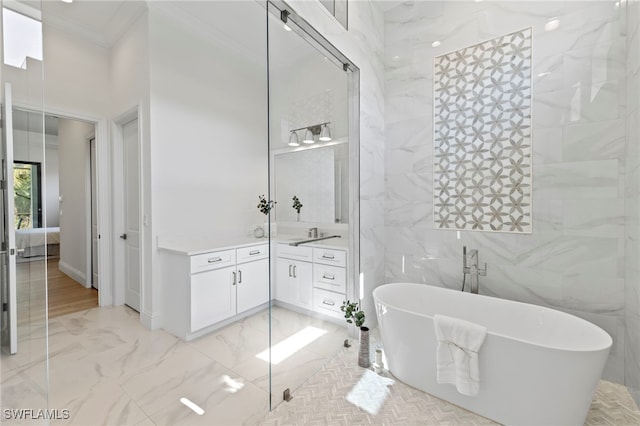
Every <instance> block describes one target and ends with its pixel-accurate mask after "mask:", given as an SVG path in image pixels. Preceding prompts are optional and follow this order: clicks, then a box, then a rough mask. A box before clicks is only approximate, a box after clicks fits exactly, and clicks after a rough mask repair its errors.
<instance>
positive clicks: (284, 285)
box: [275, 258, 296, 304]
mask: <svg viewBox="0 0 640 426" xmlns="http://www.w3.org/2000/svg"><path fill="white" fill-rule="evenodd" d="M294 284H295V282H294V278H293V261H291V260H289V259H282V258H277V260H276V285H275V290H276V299H278V300H281V301H283V302H287V303H291V304H296V292H295V291H296V288H295V286H294Z"/></svg>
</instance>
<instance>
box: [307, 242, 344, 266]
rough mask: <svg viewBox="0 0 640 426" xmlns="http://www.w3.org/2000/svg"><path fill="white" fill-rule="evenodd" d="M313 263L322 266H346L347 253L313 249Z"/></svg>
mask: <svg viewBox="0 0 640 426" xmlns="http://www.w3.org/2000/svg"><path fill="white" fill-rule="evenodd" d="M313 261H314V262H315V263H322V264H324V265H333V266H342V267H343V268H344V267H346V266H347V253H346V252H345V251H344V250H336V249H324V248H319V247H314V248H313Z"/></svg>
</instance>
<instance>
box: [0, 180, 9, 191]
mask: <svg viewBox="0 0 640 426" xmlns="http://www.w3.org/2000/svg"><path fill="white" fill-rule="evenodd" d="M0 189H2V190H5V189H7V181H6V180H4V179H2V180H0Z"/></svg>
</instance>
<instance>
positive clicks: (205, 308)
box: [191, 266, 236, 331]
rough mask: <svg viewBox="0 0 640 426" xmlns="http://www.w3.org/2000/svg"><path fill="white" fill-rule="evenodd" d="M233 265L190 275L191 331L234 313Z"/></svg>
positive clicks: (234, 287)
mask: <svg viewBox="0 0 640 426" xmlns="http://www.w3.org/2000/svg"><path fill="white" fill-rule="evenodd" d="M235 269H236V268H235V266H229V267H226V268H220V269H214V270H212V271H207V272H201V273H199V274H193V275H191V331H196V330H199V329H201V328H203V327H207V326H209V325H211V324H215V323H216V322H218V321H222V320H224V319H227V318H229V317H231V316H233V315H235V313H236V286H235V285H234V283H233V280H234V276H235Z"/></svg>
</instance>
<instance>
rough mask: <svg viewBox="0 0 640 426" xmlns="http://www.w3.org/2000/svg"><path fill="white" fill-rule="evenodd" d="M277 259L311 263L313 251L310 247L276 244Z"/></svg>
mask: <svg viewBox="0 0 640 426" xmlns="http://www.w3.org/2000/svg"><path fill="white" fill-rule="evenodd" d="M278 257H284V258H287V259H293V260H303V261H305V262H311V260H312V259H313V249H312V248H311V247H302V246H290V245H289V244H278Z"/></svg>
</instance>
